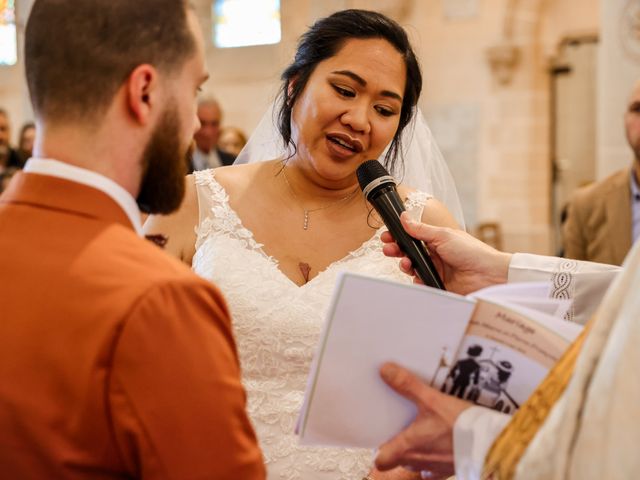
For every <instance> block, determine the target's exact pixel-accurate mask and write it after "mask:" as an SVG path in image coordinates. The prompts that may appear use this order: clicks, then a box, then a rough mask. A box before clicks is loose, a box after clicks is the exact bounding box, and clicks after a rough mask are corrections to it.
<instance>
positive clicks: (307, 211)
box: [282, 167, 358, 230]
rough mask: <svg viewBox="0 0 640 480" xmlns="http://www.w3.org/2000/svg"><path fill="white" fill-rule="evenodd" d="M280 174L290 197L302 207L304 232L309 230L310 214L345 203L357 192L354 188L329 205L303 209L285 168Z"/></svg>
mask: <svg viewBox="0 0 640 480" xmlns="http://www.w3.org/2000/svg"><path fill="white" fill-rule="evenodd" d="M282 174H283V175H284V181H285V183H286V184H287V187H288V188H289V191H290V192H291V195H292V196H293V198H295V199H296V200H297V201H298V203H299V204H300V206H301V207H302V211H303V212H304V221H303V223H302V228H303V229H305V230H309V214H310V213H313V212H318V211H320V210H324V209H326V208H329V207H333V206H334V205H338V204H340V203H342V202H346V201H347V200H349V199H350V198H352V197H353V196H354V195H355V194H356V192H357V191H358V189H357V188H356V189H355V190H353V192H351V193H349V194H347V195H345V196H344V197H342V198H339V199H337V200H334V201H333V202H330V203H328V204H326V205H323V206H322V207H317V208H305V207H304V205H302V201H301V200H300V197H298V195H296V192H295V190H294V189H293V187H292V186H291V184H290V183H289V179H288V178H287V172H286V168H285V167H283V168H282Z"/></svg>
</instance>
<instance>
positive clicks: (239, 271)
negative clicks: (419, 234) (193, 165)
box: [193, 170, 430, 480]
mask: <svg viewBox="0 0 640 480" xmlns="http://www.w3.org/2000/svg"><path fill="white" fill-rule="evenodd" d="M194 175H195V182H196V190H197V194H198V202H199V209H200V221H199V224H198V226H197V227H196V234H197V241H196V253H195V255H194V257H193V270H194V271H195V272H196V273H197V274H198V275H200V276H202V277H204V278H205V279H207V280H209V281H211V282H213V283H215V284H216V285H217V286H218V287H219V288H220V290H221V291H222V293H223V294H224V296H225V298H226V300H227V303H228V305H229V310H230V312H231V318H232V321H233V330H234V334H235V340H236V343H237V346H238V352H239V356H240V363H241V367H242V377H243V379H242V380H243V384H244V387H245V389H246V391H247V409H248V412H249V416H250V418H251V421H252V423H253V426H254V428H255V430H256V434H257V436H258V440H259V442H260V447H261V449H262V452H263V455H264V460H265V463H266V466H267V471H268V478H269V479H272V480H280V479H284V480H295V479H305V480H329V479H331V480H338V479H345V480H354V479H355V480H358V479H360V478H362V477H363V476H364V475H366V474H367V473H368V471H369V470H370V468H371V466H372V460H373V458H372V452H370V451H369V450H350V449H338V448H315V447H314V448H310V447H302V446H299V445H298V441H297V437H296V435H295V434H294V429H295V426H296V421H297V418H298V412H299V410H300V407H301V406H302V401H303V397H304V390H305V387H306V382H307V375H308V372H309V367H310V364H311V361H312V358H313V355H314V351H315V348H316V344H317V342H318V340H319V337H320V334H321V330H322V325H323V322H324V314H325V310H326V308H327V307H328V306H329V302H330V299H331V294H332V292H333V287H334V284H335V281H336V278H337V275H338V273H339V272H343V271H349V272H357V273H360V274H363V275H369V276H374V277H379V278H387V279H392V280H396V281H399V282H403V283H409V282H410V281H411V279H410V278H409V277H408V276H407V275H404V274H403V273H402V272H400V270H399V268H398V262H397V260H396V259H390V258H387V257H385V256H384V255H383V254H382V242H381V241H380V235H381V233H382V232H383V231H384V230H385V228H384V227H383V228H381V229H379V230H377V231H376V232H375V233H373V234H372V237H371V238H370V239H369V240H368V241H366V242H365V243H363V244H362V245H361V246H360V247H359V248H358V249H356V250H354V251H353V252H351V253H349V254H348V255H347V256H346V257H344V258H343V259H341V260H338V261H336V262H334V263H332V264H331V265H329V266H328V267H327V268H326V269H325V270H324V271H322V272H320V273H319V274H318V275H317V276H315V277H314V278H312V279H311V280H310V281H309V282H308V283H306V284H305V285H302V286H298V285H296V284H295V283H294V282H292V281H291V280H290V279H289V278H288V277H287V276H286V275H284V274H283V273H282V272H281V271H280V269H279V268H278V262H277V261H276V260H275V259H274V258H273V257H270V256H268V255H267V254H266V253H265V252H264V250H263V249H262V245H260V244H259V243H257V242H256V241H255V240H254V238H253V234H252V233H251V232H250V231H249V230H247V229H246V228H245V227H244V226H243V225H242V222H241V219H240V218H239V217H238V215H237V214H236V213H235V212H234V211H233V210H232V209H231V207H230V206H229V198H228V196H227V193H226V192H225V190H224V189H223V188H222V186H221V185H220V184H219V183H218V182H217V181H216V180H215V175H214V170H203V171H197V172H195V173H194ZM429 198H430V197H429V196H428V195H427V194H425V193H422V192H413V193H411V194H410V195H409V198H408V199H407V202H406V207H407V210H408V211H409V212H410V213H411V215H412V216H413V217H414V218H420V217H421V215H422V210H423V208H424V205H425V203H426V201H427V200H428V199H429ZM275 221H277V217H275ZM273 228H278V225H277V224H274V226H273Z"/></svg>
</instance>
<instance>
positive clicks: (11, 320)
mask: <svg viewBox="0 0 640 480" xmlns="http://www.w3.org/2000/svg"><path fill="white" fill-rule="evenodd" d="M239 375H240V372H239V366H238V359H237V354H236V350H235V346H234V343H233V339H232V334H231V328H230V320H229V315H228V313H227V309H226V306H225V304H224V301H223V299H222V297H221V295H220V294H219V293H218V292H217V291H216V290H215V288H214V287H212V286H211V285H210V284H208V283H206V282H205V281H203V280H201V279H199V278H198V277H197V276H196V275H195V274H193V273H192V272H191V271H190V270H189V269H188V268H187V267H185V266H183V265H181V264H180V263H179V262H177V261H175V260H173V259H171V258H169V257H168V256H167V255H166V254H164V253H163V252H162V251H161V250H160V249H158V248H157V247H156V246H155V245H152V244H150V243H149V242H147V241H145V240H143V239H141V238H139V237H138V236H137V235H136V234H135V233H134V231H133V229H132V227H131V224H130V222H129V220H128V218H127V217H126V215H125V213H124V212H123V211H122V210H121V208H120V207H119V206H118V205H117V204H116V203H115V202H114V201H113V200H112V199H111V198H110V197H109V196H108V195H106V194H105V193H102V192H101V191H99V190H96V189H93V188H90V187H87V186H84V185H81V184H79V183H75V182H71V181H68V180H63V179H58V178H54V177H50V176H44V175H38V174H33V173H21V174H19V175H18V176H17V177H15V178H14V180H13V181H12V183H11V185H10V187H9V189H8V190H7V191H6V192H5V194H3V196H2V197H0V472H1V473H0V477H2V478H7V479H9V478H11V479H73V480H75V479H112V478H144V479H185V480H187V479H199V480H200V479H254V478H264V467H263V465H262V458H261V454H260V451H259V449H258V446H257V443H256V438H255V435H254V432H253V430H252V427H251V425H250V423H249V421H248V419H247V416H246V414H245V393H244V390H243V389H242V386H241V384H240V376H239Z"/></svg>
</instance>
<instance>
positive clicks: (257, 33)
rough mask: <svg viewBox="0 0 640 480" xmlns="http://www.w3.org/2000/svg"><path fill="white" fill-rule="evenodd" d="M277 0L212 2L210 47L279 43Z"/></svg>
mask: <svg viewBox="0 0 640 480" xmlns="http://www.w3.org/2000/svg"><path fill="white" fill-rule="evenodd" d="M280 36H281V30H280V0H215V1H214V2H213V44H214V45H215V46H216V47H219V48H227V47H247V46H250V45H270V44H274V43H279V42H280Z"/></svg>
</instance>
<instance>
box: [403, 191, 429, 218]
mask: <svg viewBox="0 0 640 480" xmlns="http://www.w3.org/2000/svg"><path fill="white" fill-rule="evenodd" d="M432 198H433V195H429V194H428V193H425V192H422V191H420V190H414V191H413V192H411V193H409V195H408V196H407V201H406V202H405V208H406V209H407V212H409V215H410V216H411V218H412V219H413V220H416V221H420V220H421V219H422V214H423V212H424V207H425V206H426V205H427V201H429V200H430V199H432Z"/></svg>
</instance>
